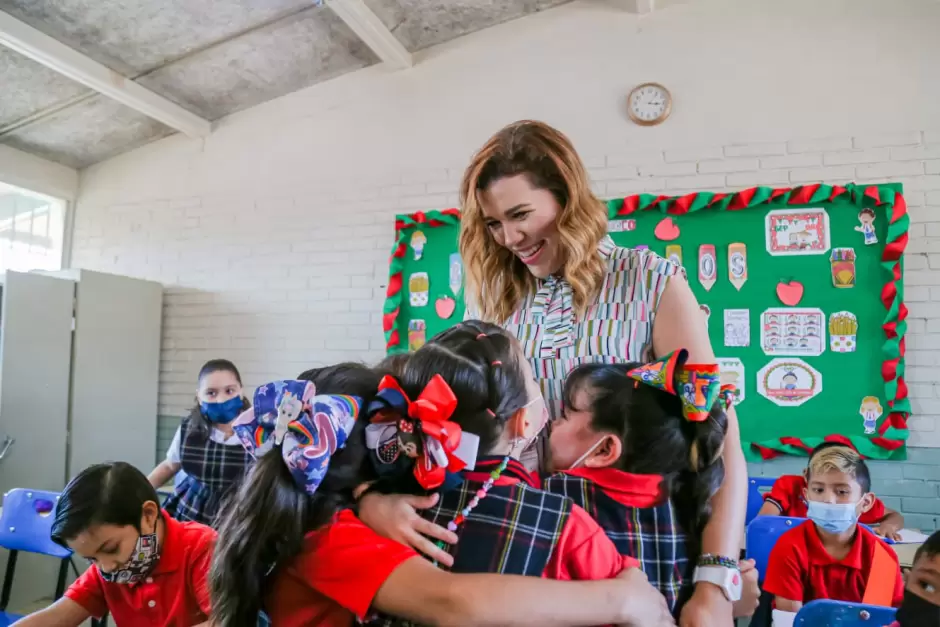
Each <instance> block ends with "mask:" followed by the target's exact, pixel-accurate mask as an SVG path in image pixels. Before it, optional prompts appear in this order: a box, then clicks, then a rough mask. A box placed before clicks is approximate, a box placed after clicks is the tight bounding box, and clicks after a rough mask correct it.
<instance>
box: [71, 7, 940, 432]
mask: <svg viewBox="0 0 940 627" xmlns="http://www.w3.org/2000/svg"><path fill="white" fill-rule="evenodd" d="M615 4H616V3H610V5H609V6H608V5H604V4H603V3H600V4H598V3H592V2H574V3H571V4H568V5H564V6H563V7H560V8H558V9H553V10H550V11H545V12H540V13H538V14H537V15H534V16H532V17H529V18H525V19H522V20H516V21H513V22H510V23H507V24H503V25H500V26H498V27H495V28H492V29H487V30H486V31H483V32H480V33H476V34H473V35H470V36H467V37H463V38H461V39H459V40H457V41H455V42H452V43H451V44H447V45H444V46H440V47H437V48H432V49H429V50H426V51H422V53H421V55H419V57H420V58H419V59H418V63H417V64H416V66H415V67H414V68H412V69H410V70H408V71H405V72H389V71H388V70H386V69H385V68H382V67H375V68H370V69H366V70H362V71H360V72H356V73H354V74H351V75H348V76H344V77H341V78H339V79H336V80H333V81H330V82H328V83H324V84H322V85H319V86H316V87H314V88H311V89H308V90H303V91H301V92H297V93H295V94H292V95H290V96H287V97H284V98H281V99H279V100H277V101H273V102H271V103H267V104H265V105H262V106H259V107H256V108H254V109H251V110H248V111H245V112H242V113H239V114H236V115H234V116H231V117H230V118H228V119H225V120H222V121H220V122H219V123H217V124H216V129H215V130H214V132H213V134H212V136H211V137H209V138H208V139H207V140H205V141H200V142H195V141H190V140H188V139H186V138H184V137H179V136H175V137H170V138H167V139H164V140H161V141H159V142H156V143H154V144H151V145H149V146H145V147H143V148H141V149H139V150H136V151H133V152H131V153H128V154H126V155H123V156H121V157H118V158H116V159H113V160H111V161H108V162H105V163H103V164H99V165H97V166H94V167H92V168H90V169H88V170H86V171H84V172H83V173H82V177H81V195H80V198H79V201H78V208H77V214H76V220H75V238H74V250H73V259H72V261H73V263H74V265H77V266H84V267H88V268H93V269H97V270H103V271H109V272H118V273H123V274H129V275H133V276H140V277H145V278H149V279H155V280H158V281H161V282H162V283H164V284H165V285H166V286H167V295H166V301H165V316H164V324H165V332H164V345H163V360H162V369H161V395H160V402H161V406H160V414H161V415H173V414H176V415H179V414H180V413H181V412H182V411H184V410H185V409H186V408H187V407H188V406H189V404H190V403H191V401H192V395H193V388H194V377H195V374H196V371H197V369H198V367H199V365H200V364H201V363H202V362H203V361H205V360H206V359H209V358H212V357H217V356H221V357H228V358H231V359H233V360H234V361H236V362H237V363H238V365H239V366H240V367H241V368H242V370H243V373H244V375H245V379H246V384H247V385H249V386H251V385H254V384H257V383H260V382H262V381H263V380H264V379H266V378H269V377H274V376H285V375H293V374H296V373H298V372H299V371H301V370H302V369H305V368H308V367H310V366H312V365H314V364H317V363H320V364H323V363H329V362H335V361H338V360H341V359H375V358H378V357H379V356H380V355H381V354H382V349H383V346H384V338H383V336H382V331H381V311H382V303H383V300H384V285H385V282H386V272H387V258H388V253H389V250H390V246H391V243H392V241H391V239H392V225H393V216H394V215H395V214H396V213H403V212H412V211H417V210H426V209H434V208H444V207H449V206H453V205H454V204H455V202H456V190H457V185H458V182H459V179H460V175H461V172H462V168H463V167H464V166H465V165H466V163H467V161H468V159H469V156H470V154H471V153H472V151H473V150H475V149H476V148H477V147H478V146H479V145H480V144H481V143H482V142H483V141H484V140H485V138H486V137H488V136H489V135H490V134H491V133H492V132H493V131H495V130H496V129H497V128H499V127H500V126H502V125H503V124H505V123H507V122H510V121H512V120H516V119H521V118H529V117H531V118H537V119H544V120H546V121H548V122H549V123H552V124H554V125H556V126H557V127H559V128H561V129H562V130H564V131H565V132H566V133H568V134H569V135H570V136H571V138H572V140H573V141H574V143H575V145H576V146H577V147H578V149H579V150H580V152H581V154H582V156H583V157H584V160H585V162H586V163H587V165H588V167H589V169H590V171H591V174H592V176H593V178H594V188H595V190H596V191H597V192H598V194H600V195H601V196H604V197H612V196H622V195H627V194H633V193H638V192H658V193H669V194H679V193H684V192H689V191H695V190H700V189H712V190H730V189H739V188H741V187H746V186H750V185H755V184H761V183H763V184H770V185H774V186H783V185H793V184H801V183H809V182H814V181H820V180H824V181H826V182H829V183H843V182H847V181H851V180H859V181H862V182H867V181H870V182H880V181H885V180H900V181H901V182H903V183H904V185H905V188H906V192H907V198H908V202H909V205H910V210H911V215H912V218H913V221H914V224H913V228H912V230H911V244H910V253H909V255H908V261H907V264H908V285H909V289H910V292H909V300H910V306H911V311H912V318H911V320H910V337H909V340H908V350H909V352H910V355H911V357H910V362H911V365H910V368H909V370H908V377H909V380H910V381H911V383H910V388H911V394H912V396H913V400H914V405H915V407H914V408H915V411H916V412H917V414H918V418H917V419H916V420H914V421H912V427H913V435H912V438H911V444H913V445H919V446H940V429H938V428H937V422H938V417H940V396H938V390H937V387H936V384H935V383H934V382H933V381H932V379H931V375H932V373H933V372H934V369H933V368H932V367H931V365H930V360H931V357H930V354H931V351H934V350H935V349H936V348H937V347H940V217H937V216H940V130H937V129H938V124H940V120H938V119H937V109H936V103H937V102H940V82H938V81H925V80H923V77H926V76H933V73H934V72H935V70H936V68H935V62H934V59H936V58H940V39H938V38H936V37H935V36H933V35H934V34H935V33H933V30H931V29H932V28H933V26H932V25H933V24H936V23H937V20H938V19H940V5H937V4H928V3H923V2H918V1H917V0H896V2H894V3H884V2H883V1H882V0H855V2H853V11H852V12H851V14H849V15H846V14H844V12H842V11H841V10H840V9H839V8H838V7H837V6H836V5H835V4H832V3H823V2H818V0H789V1H788V2H784V3H781V2H777V1H775V0H723V1H722V2H719V3H715V2H694V3H684V4H679V5H677V6H674V7H670V8H669V9H667V10H662V11H657V12H655V13H654V14H652V15H650V16H644V17H643V18H642V20H641V19H640V18H638V17H637V16H636V15H633V14H630V13H629V12H627V11H623V10H622V9H619V8H616V7H615V6H614V5H615ZM899 5H903V7H904V10H903V11H901V10H899V8H898V7H899ZM891 29H894V30H893V31H892V30H891ZM874 40H890V41H891V42H892V54H891V55H889V56H885V55H875V56H872V55H873V54H874V52H873V51H874V50H877V48H872V45H871V42H872V41H874ZM795 41H799V42H800V45H799V46H794V45H793V42H795ZM651 49H655V50H660V51H665V52H664V53H663V54H657V55H649V54H648V51H649V50H651ZM741 50H747V54H746V55H741V54H740V51H741ZM510 58H511V59H513V60H514V62H513V63H507V61H506V60H507V59H510ZM623 59H643V62H642V63H626V64H625V63H623ZM516 61H518V63H516ZM732 65H733V67H734V72H729V71H721V69H722V68H727V67H731V66H732ZM875 73H881V75H886V76H887V75H890V76H891V77H892V81H893V83H892V89H891V90H879V89H875V88H872V89H871V91H869V92H867V93H861V92H860V89H859V85H865V84H869V83H870V81H867V82H866V81H865V80H861V79H860V77H868V76H872V75H873V74H875ZM647 80H660V81H661V82H663V83H664V84H666V85H667V86H668V87H669V88H670V89H671V90H672V92H673V95H674V97H675V106H674V108H673V112H672V114H671V116H670V118H669V120H668V121H667V122H666V123H665V124H662V125H660V126H657V127H653V128H641V127H638V126H636V125H633V124H630V123H629V122H628V121H627V120H626V116H625V115H624V113H623V103H624V98H625V97H626V95H627V93H628V92H629V90H630V88H631V87H632V86H633V85H636V84H638V83H641V82H644V81H647ZM562 85H563V87H562ZM552 86H557V88H555V87H552ZM547 93H550V97H548V96H546V94H547ZM807 95H811V96H812V97H810V98H807ZM898 103H901V104H900V105H899V104H898ZM899 125H902V126H899Z"/></svg>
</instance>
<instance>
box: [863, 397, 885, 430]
mask: <svg viewBox="0 0 940 627" xmlns="http://www.w3.org/2000/svg"><path fill="white" fill-rule="evenodd" d="M883 411H884V410H883V409H882V408H881V403H880V402H879V401H878V397H877V396H866V397H865V398H863V399H862V406H861V407H859V409H858V413H859V414H861V415H862V420H863V421H864V422H863V424H864V426H865V434H866V435H871V434H873V433H874V432H875V429H876V428H877V427H878V419H879V418H880V417H881V414H882V413H883Z"/></svg>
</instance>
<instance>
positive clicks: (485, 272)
mask: <svg viewBox="0 0 940 627" xmlns="http://www.w3.org/2000/svg"><path fill="white" fill-rule="evenodd" d="M517 175H525V176H526V177H527V178H528V180H529V183H530V184H531V185H532V186H533V187H536V188H539V189H544V190H547V191H550V192H551V193H552V194H553V195H554V196H555V199H556V200H557V201H558V204H559V205H560V206H561V211H560V212H559V214H558V218H557V228H558V234H559V237H560V239H561V245H562V246H563V248H564V253H565V257H564V266H563V268H562V274H563V275H564V278H565V280H567V281H568V283H570V284H571V287H572V290H573V292H574V303H573V305H574V309H575V311H577V312H578V313H580V314H583V313H584V311H585V310H586V309H587V307H588V304H589V303H590V302H591V301H592V300H593V299H594V298H596V296H597V294H598V292H599V291H600V288H601V282H602V281H603V280H604V273H605V266H604V262H603V260H602V259H601V257H600V255H598V253H597V245H598V244H599V243H600V241H601V239H602V238H603V237H604V236H605V235H606V234H607V207H606V205H605V204H604V203H603V202H602V201H601V200H599V199H598V198H597V197H596V196H595V195H594V193H593V192H592V191H591V183H590V180H589V179H588V174H587V170H586V169H585V167H584V163H582V161H581V158H580V157H579V156H578V153H577V152H575V150H574V146H572V145H571V142H570V141H569V140H568V138H567V137H565V136H564V134H562V133H561V132H559V131H557V130H555V129H554V128H552V127H550V126H549V125H547V124H545V123H543V122H534V121H531V120H523V121H521V122H515V123H513V124H510V125H509V126H507V127H505V128H503V129H502V130H501V131H499V132H498V133H496V134H495V135H493V137H491V138H490V139H489V141H487V142H486V144H484V145H483V147H482V148H481V149H480V150H479V151H478V152H477V153H476V155H474V157H473V160H472V161H471V162H470V165H469V166H467V169H466V171H465V172H464V175H463V181H462V182H461V184H460V204H461V208H462V217H461V220H460V240H459V243H460V255H461V257H462V258H463V264H464V268H466V287H465V290H466V292H465V294H466V297H467V300H468V301H469V303H470V304H471V305H472V306H474V307H476V309H477V311H476V312H475V313H476V315H477V317H479V318H481V319H483V320H485V321H487V322H493V323H496V324H500V323H503V322H505V321H506V320H507V319H508V318H509V317H510V316H511V315H512V314H513V312H514V311H515V310H516V308H517V307H518V306H519V305H520V304H521V302H522V300H523V299H524V298H525V297H526V296H527V295H528V294H529V293H531V292H532V291H533V290H534V289H535V286H536V280H535V277H534V276H533V275H532V274H531V273H530V272H529V270H528V269H527V268H526V266H525V264H523V263H522V261H520V260H519V258H518V257H516V255H514V254H513V253H512V252H511V251H509V250H508V249H506V248H504V247H503V246H500V245H499V244H497V243H496V240H494V239H493V235H492V234H491V233H490V232H489V229H487V227H486V224H485V222H484V215H483V208H482V205H481V201H480V196H481V195H482V193H483V192H484V191H485V190H486V189H487V188H488V187H489V186H490V185H491V184H492V183H494V182H495V181H497V180H499V179H502V178H505V177H510V176H517Z"/></svg>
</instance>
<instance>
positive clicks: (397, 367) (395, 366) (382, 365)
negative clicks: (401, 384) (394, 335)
mask: <svg viewBox="0 0 940 627" xmlns="http://www.w3.org/2000/svg"><path fill="white" fill-rule="evenodd" d="M409 359H411V353H395V354H394V355H389V356H387V357H386V358H385V359H383V360H382V361H380V362H379V363H377V364H376V365H375V371H376V372H378V373H379V374H381V375H386V374H390V375H392V376H393V377H396V378H398V377H400V376H401V375H402V373H403V372H404V371H405V364H407V363H408V360H409Z"/></svg>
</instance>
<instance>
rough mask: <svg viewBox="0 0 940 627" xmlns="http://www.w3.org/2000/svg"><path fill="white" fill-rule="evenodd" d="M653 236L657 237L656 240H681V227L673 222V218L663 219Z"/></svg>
mask: <svg viewBox="0 0 940 627" xmlns="http://www.w3.org/2000/svg"><path fill="white" fill-rule="evenodd" d="M653 235H655V236H656V239H660V240H662V241H664V242H671V241H673V240H675V239H678V238H679V227H678V225H677V224H676V223H675V222H673V221H672V218H663V219H662V220H660V222H659V224H657V225H656V229H655V230H654V231H653Z"/></svg>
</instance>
